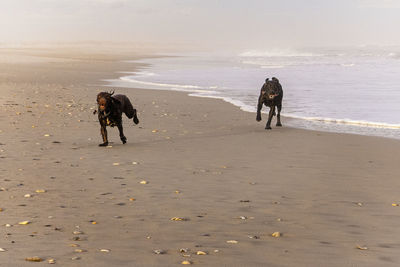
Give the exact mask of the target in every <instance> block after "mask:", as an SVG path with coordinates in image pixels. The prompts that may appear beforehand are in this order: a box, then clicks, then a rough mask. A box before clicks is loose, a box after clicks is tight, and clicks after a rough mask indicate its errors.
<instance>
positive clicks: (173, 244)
mask: <svg viewBox="0 0 400 267" xmlns="http://www.w3.org/2000/svg"><path fill="white" fill-rule="evenodd" d="M0 53H1V55H2V56H0V61H1V58H3V59H4V60H2V61H1V63H0V93H1V98H0V111H1V112H0V188H1V191H0V208H1V209H2V211H1V212H0V229H1V238H0V248H2V249H3V250H5V251H0V266H31V265H43V264H48V263H47V261H48V260H49V259H54V260H55V261H56V263H55V264H56V265H58V266H180V265H181V262H182V261H184V260H187V261H190V262H191V263H192V264H193V265H194V266H399V265H400V253H399V251H400V227H398V223H399V219H400V207H398V206H393V205H392V204H393V203H400V194H399V188H400V179H399V178H400V166H399V158H400V142H399V141H396V140H390V139H384V138H376V137H366V136H357V135H346V134H333V133H324V132H317V131H306V130H299V129H294V128H289V127H285V119H284V118H283V124H284V127H283V128H279V129H278V128H276V127H274V128H273V130H271V131H265V130H264V124H265V120H263V121H262V123H257V122H256V121H255V114H252V113H246V112H243V111H241V110H239V109H238V108H237V107H234V106H232V105H230V104H227V103H225V102H223V101H221V100H213V99H204V98H194V97H189V96H186V95H185V94H184V93H178V92H168V91H150V90H141V89H126V88H125V89H123V88H117V89H116V92H117V93H123V94H127V95H128V96H129V97H130V98H131V100H132V102H133V103H134V105H135V106H136V107H137V108H138V111H139V119H140V121H141V122H140V124H139V125H137V126H135V125H134V124H133V122H132V121H130V120H128V119H127V118H126V117H125V118H124V127H125V135H126V136H127V138H128V143H127V144H125V145H122V143H121V142H120V140H119V137H118V131H117V129H115V128H113V129H109V140H110V141H111V146H112V147H108V148H100V147H98V144H99V143H101V136H100V130H99V124H98V122H97V117H96V116H95V115H93V114H92V111H93V109H94V108H96V106H95V97H96V94H97V93H98V92H99V91H102V90H110V89H111V88H107V87H100V86H98V85H100V84H102V82H101V81H100V80H101V79H106V78H113V77H117V75H118V74H116V73H115V72H116V71H127V70H133V69H134V68H135V66H137V65H134V64H132V63H129V64H128V63H121V62H119V60H120V59H127V58H138V57H140V56H139V55H137V54H134V53H127V52H126V54H124V55H113V54H108V55H104V54H103V55H102V54H101V53H86V54H85V53H79V54H77V53H76V52H75V53H72V52H69V53H67V52H65V51H64V52H62V53H61V52H57V51H50V52H49V51H45V50H40V51H30V50H12V49H8V50H1V52H0ZM14 58H15V59H17V60H14V61H13V60H12V59H14ZM255 101H256V100H255ZM264 118H265V117H264ZM143 180H144V181H147V182H148V183H147V184H141V183H140V182H141V181H143ZM38 189H44V190H45V192H44V193H37V192H36V190H38ZM26 194H30V195H31V197H24V196H25V195H26ZM174 217H177V218H184V219H185V220H182V221H173V220H171V218H174ZM22 221H29V222H30V223H29V224H27V225H19V224H18V223H19V222H22ZM7 224H9V225H7ZM6 225H7V226H8V227H7V226H6ZM274 232H280V233H281V234H282V235H281V236H280V237H272V236H271V234H272V233H274ZM229 240H235V241H237V243H227V241H229ZM357 246H359V248H357ZM181 248H184V249H187V252H180V251H179V250H180V249H181ZM360 248H364V249H360ZM101 249H104V250H105V251H101ZM154 251H158V252H161V253H160V254H156V253H155V252H154ZM197 251H204V252H206V253H207V255H196V252H197ZM34 256H38V257H40V258H42V259H44V260H45V261H44V262H43V263H33V262H27V261H25V258H27V257H34Z"/></svg>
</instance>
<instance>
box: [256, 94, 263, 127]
mask: <svg viewBox="0 0 400 267" xmlns="http://www.w3.org/2000/svg"><path fill="white" fill-rule="evenodd" d="M262 106H263V100H262V96H260V97H259V98H258V105H257V117H256V120H257V121H261V109H262Z"/></svg>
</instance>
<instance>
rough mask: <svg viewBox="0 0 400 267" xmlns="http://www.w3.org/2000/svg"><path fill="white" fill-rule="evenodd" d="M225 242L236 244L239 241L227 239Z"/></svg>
mask: <svg viewBox="0 0 400 267" xmlns="http://www.w3.org/2000/svg"><path fill="white" fill-rule="evenodd" d="M226 243H228V244H237V243H239V241H236V240H228V241H226Z"/></svg>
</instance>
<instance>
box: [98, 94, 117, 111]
mask: <svg viewBox="0 0 400 267" xmlns="http://www.w3.org/2000/svg"><path fill="white" fill-rule="evenodd" d="M113 94H114V92H100V93H98V94H97V105H98V107H99V111H100V112H104V111H105V110H107V109H109V106H110V104H111V103H112V98H111V96H112V95H113Z"/></svg>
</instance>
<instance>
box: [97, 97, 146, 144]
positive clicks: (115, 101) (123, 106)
mask: <svg viewBox="0 0 400 267" xmlns="http://www.w3.org/2000/svg"><path fill="white" fill-rule="evenodd" d="M97 105H98V110H97V112H98V117H99V122H100V132H101V136H102V137H103V143H102V144H99V146H108V138H107V129H106V127H107V126H111V127H114V126H117V127H118V130H119V137H120V138H121V141H122V143H123V144H125V143H126V137H125V135H124V130H123V128H122V113H125V115H126V116H127V117H128V118H129V119H132V118H133V122H134V123H135V124H138V123H139V119H138V117H137V114H136V109H134V108H133V106H132V103H131V101H130V100H129V98H128V97H127V96H126V95H114V92H110V93H109V92H101V93H99V94H98V95H97ZM94 114H96V111H94Z"/></svg>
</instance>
